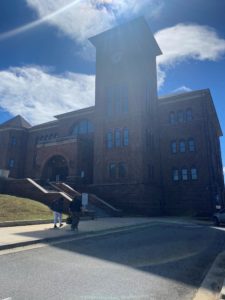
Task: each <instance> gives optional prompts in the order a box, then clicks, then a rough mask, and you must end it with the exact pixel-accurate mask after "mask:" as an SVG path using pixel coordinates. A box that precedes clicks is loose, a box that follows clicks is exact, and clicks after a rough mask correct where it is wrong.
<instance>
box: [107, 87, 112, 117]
mask: <svg viewBox="0 0 225 300" xmlns="http://www.w3.org/2000/svg"><path fill="white" fill-rule="evenodd" d="M106 103H107V115H108V116H112V115H113V89H112V88H108V90H107V99H106Z"/></svg>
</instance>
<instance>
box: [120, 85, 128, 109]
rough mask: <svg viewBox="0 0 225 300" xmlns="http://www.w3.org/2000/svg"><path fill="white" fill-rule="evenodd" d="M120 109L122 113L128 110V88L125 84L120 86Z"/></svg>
mask: <svg viewBox="0 0 225 300" xmlns="http://www.w3.org/2000/svg"><path fill="white" fill-rule="evenodd" d="M121 110H122V113H127V112H128V88H127V86H125V85H124V86H122V87H121Z"/></svg>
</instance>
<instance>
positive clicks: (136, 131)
mask: <svg viewBox="0 0 225 300" xmlns="http://www.w3.org/2000/svg"><path fill="white" fill-rule="evenodd" d="M90 41H91V43H92V44H93V45H94V46H95V47H96V93H95V106H94V107H90V108H86V109H82V110H79V111H74V112H70V113H65V114H62V115H59V116H56V121H53V122H48V123H44V124H41V125H37V126H33V127H31V126H29V125H28V124H27V122H26V121H25V120H23V119H22V118H21V117H16V118H15V119H16V120H17V122H15V119H12V120H10V121H8V122H6V123H5V124H2V125H1V126H0V140H1V146H0V147H1V153H2V155H1V157H0V169H10V176H11V177H14V178H23V177H31V178H33V179H43V180H56V179H59V180H63V181H68V182H70V183H72V184H73V185H76V184H79V185H80V184H82V185H83V188H84V189H86V190H89V191H93V192H95V193H96V194H97V195H99V196H100V197H102V198H103V199H105V200H108V201H109V202H111V203H113V204H114V205H117V206H118V207H121V208H123V209H125V210H130V211H132V212H134V211H135V212H142V213H143V212H144V213H146V214H149V215H154V214H155V215H156V214H161V213H166V214H185V213H186V214H210V213H212V212H213V211H214V210H215V208H216V205H219V204H220V205H221V204H223V193H224V182H223V172H222V162H221V153H220V142H219V137H220V136H221V135H222V132H221V129H220V125H219V122H218V119H217V115H216V112H215V108H214V105H213V101H212V99H211V95H210V92H209V90H201V91H194V92H189V93H184V94H180V95H174V96H167V97H163V98H158V97H157V81H156V56H157V55H160V54H161V51H160V49H159V47H158V45H157V43H156V41H155V40H154V37H153V36H152V34H151V33H150V31H149V29H148V25H147V23H146V22H145V21H144V20H143V19H137V20H135V21H133V22H131V23H129V24H126V25H123V26H121V27H119V28H115V29H113V30H109V31H107V32H104V33H102V34H100V35H98V36H96V37H93V38H91V39H90ZM18 119H19V122H18ZM12 160H13V163H12Z"/></svg>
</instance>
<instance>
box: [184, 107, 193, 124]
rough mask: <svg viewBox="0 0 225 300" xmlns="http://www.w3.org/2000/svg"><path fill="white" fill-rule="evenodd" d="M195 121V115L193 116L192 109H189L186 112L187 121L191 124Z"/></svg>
mask: <svg viewBox="0 0 225 300" xmlns="http://www.w3.org/2000/svg"><path fill="white" fill-rule="evenodd" d="M192 119H193V115H192V109H191V108H188V109H187V110H186V120H187V121H188V122H189V121H191V120H192Z"/></svg>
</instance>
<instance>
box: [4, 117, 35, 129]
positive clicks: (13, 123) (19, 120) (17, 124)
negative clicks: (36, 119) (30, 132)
mask: <svg viewBox="0 0 225 300" xmlns="http://www.w3.org/2000/svg"><path fill="white" fill-rule="evenodd" d="M0 127H1V128H6V127H7V128H8V127H10V128H26V129H28V128H31V125H30V124H29V123H28V122H27V121H26V120H25V119H24V118H23V117H22V116H20V115H18V116H16V117H14V118H12V119H10V120H8V121H6V122H4V123H3V124H1V125H0Z"/></svg>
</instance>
